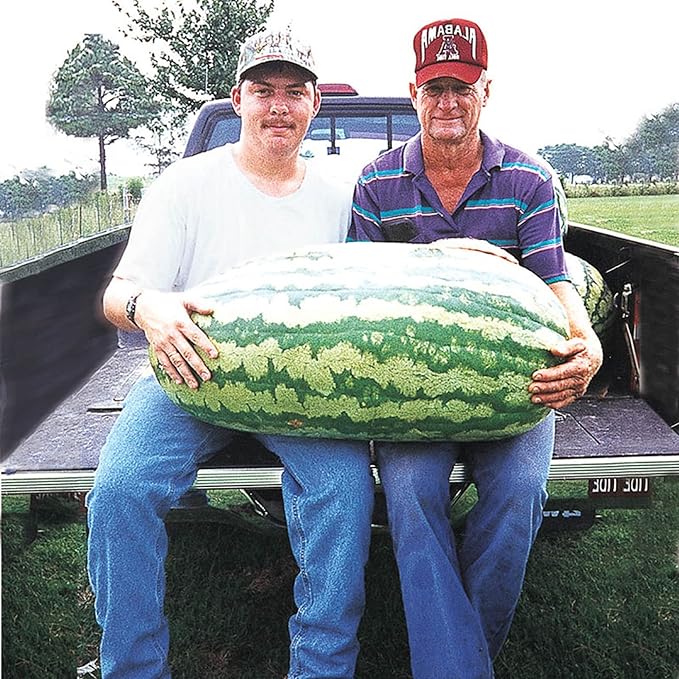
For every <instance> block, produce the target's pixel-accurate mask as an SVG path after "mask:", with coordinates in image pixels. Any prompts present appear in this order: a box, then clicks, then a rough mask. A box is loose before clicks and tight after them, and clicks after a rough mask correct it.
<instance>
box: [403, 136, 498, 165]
mask: <svg viewBox="0 0 679 679" xmlns="http://www.w3.org/2000/svg"><path fill="white" fill-rule="evenodd" d="M481 141H483V158H482V160H481V169H482V170H483V171H484V172H485V173H486V174H490V171H491V170H492V169H493V168H496V167H501V166H502V161H503V159H504V156H505V147H504V144H503V143H502V142H500V141H498V140H497V139H495V138H493V137H490V136H489V135H487V134H486V133H485V132H483V130H481ZM403 169H404V170H406V172H410V173H412V174H413V175H415V176H418V175H421V174H424V157H423V156H422V133H421V132H418V133H417V134H416V135H415V136H414V137H411V138H410V139H409V140H408V141H407V142H406V143H405V149H404V151H403Z"/></svg>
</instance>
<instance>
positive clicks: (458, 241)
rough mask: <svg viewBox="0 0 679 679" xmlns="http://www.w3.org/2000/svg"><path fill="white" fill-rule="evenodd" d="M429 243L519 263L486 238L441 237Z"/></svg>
mask: <svg viewBox="0 0 679 679" xmlns="http://www.w3.org/2000/svg"><path fill="white" fill-rule="evenodd" d="M430 245H432V246H435V247H446V248H448V247H449V248H460V249H462V250H476V251H477V252H485V253H486V254H489V255H495V256H496V257H500V258H501V259H504V260H506V261H508V262H511V263H512V264H518V263H519V262H518V260H517V259H516V257H513V256H512V255H510V254H509V253H508V252H505V251H504V250H503V249H502V248H500V247H498V246H497V245H493V244H492V243H489V242H488V241H487V240H481V239H480V238H442V239H441V240H437V241H434V242H433V243H431V244H430Z"/></svg>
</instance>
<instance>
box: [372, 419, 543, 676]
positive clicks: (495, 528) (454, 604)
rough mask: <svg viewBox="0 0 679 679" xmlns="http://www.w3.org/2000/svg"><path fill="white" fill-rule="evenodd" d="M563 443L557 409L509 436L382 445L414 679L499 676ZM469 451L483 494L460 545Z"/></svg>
mask: <svg viewBox="0 0 679 679" xmlns="http://www.w3.org/2000/svg"><path fill="white" fill-rule="evenodd" d="M553 445H554V415H553V414H552V413H550V415H549V416H548V417H547V418H546V419H545V420H544V421H543V422H541V423H540V424H538V425H537V426H536V427H535V428H534V429H532V430H531V431H529V432H527V433H525V434H522V435H521V436H516V437H513V438H511V439H505V440H502V441H493V442H488V443H473V444H468V443H467V444H455V443H424V444H423V443H395V444H394V443H380V444H379V445H378V447H377V455H378V464H379V472H380V479H381V481H382V484H383V487H384V493H385V496H386V501H387V512H388V517H389V525H390V530H391V535H392V540H393V543H394V553H395V555H396V561H397V563H398V569H399V576H400V580H401V591H402V595H403V605H404V609H405V615H406V622H407V627H408V639H409V645H410V656H411V667H412V673H413V679H490V678H492V677H493V659H494V658H495V657H496V655H497V654H498V652H499V651H500V648H501V646H502V644H503V642H504V640H505V638H506V636H507V633H508V632H509V627H510V625H511V622H512V618H513V616H514V611H515V609H516V605H517V603H518V599H519V595H520V593H521V589H522V587H523V580H524V575H525V571H526V563H527V561H528V556H529V553H530V550H531V547H532V545H533V542H534V540H535V536H536V534H537V532H538V529H539V527H540V524H541V522H542V510H543V507H544V503H545V502H546V500H547V490H546V486H547V478H548V472H549V465H550V460H551V456H552V450H553ZM460 455H464V460H465V462H466V464H467V466H468V468H469V469H470V470H471V474H472V478H473V481H474V483H475V485H476V488H477V491H478V496H479V499H478V502H477V503H476V504H475V505H474V507H473V508H472V509H471V511H470V512H469V514H468V516H467V519H466V525H465V531H464V537H463V538H462V540H461V541H460V543H459V544H456V541H455V537H454V535H453V531H452V529H451V526H450V520H449V507H450V489H449V483H448V479H449V478H450V473H451V471H452V469H453V466H454V464H455V462H456V460H457V459H458V457H459V456H460Z"/></svg>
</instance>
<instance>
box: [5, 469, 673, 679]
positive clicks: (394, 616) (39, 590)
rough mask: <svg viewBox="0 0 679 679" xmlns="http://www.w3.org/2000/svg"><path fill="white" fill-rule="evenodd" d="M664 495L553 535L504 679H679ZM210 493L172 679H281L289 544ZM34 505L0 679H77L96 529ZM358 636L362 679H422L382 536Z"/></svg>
mask: <svg viewBox="0 0 679 679" xmlns="http://www.w3.org/2000/svg"><path fill="white" fill-rule="evenodd" d="M573 485H576V486H579V485H581V484H573V483H570V484H568V483H564V482H560V483H558V482H555V483H552V484H550V492H551V493H556V494H559V493H563V492H564V488H565V489H566V491H567V492H572V491H573V490H574V489H573V488H571V487H570V486H573ZM575 490H576V492H577V491H578V488H576V489H575ZM654 491H655V493H654V504H653V506H652V507H651V508H648V509H641V510H630V509H626V510H623V509H618V510H604V511H602V512H601V516H600V518H599V519H598V520H597V521H596V523H595V524H594V526H593V527H591V528H589V529H588V530H585V531H573V532H564V533H560V532H550V531H548V530H545V529H543V530H542V531H541V533H540V535H539V536H538V541H537V544H536V546H535V549H534V550H533V553H532V555H531V560H530V563H529V568H528V574H527V578H526V585H525V589H524V593H523V596H522V599H521V602H520V605H519V609H518V611H517V615H516V619H515V622H514V625H513V626H512V629H511V633H510V636H509V639H508V641H507V643H506V645H505V647H504V649H503V651H502V653H501V654H500V656H499V658H498V659H497V661H496V663H495V666H496V679H677V677H679V644H677V639H678V638H679V570H678V565H677V559H678V558H679V557H678V555H677V540H678V538H679V482H677V481H676V480H665V481H658V482H656V485H655V488H654ZM211 495H212V499H213V502H214V504H215V506H216V507H220V508H222V509H221V511H218V510H217V509H214V510H213V511H214V514H215V515H214V516H213V515H208V516H207V517H203V519H202V520H200V521H191V522H186V521H183V520H182V517H181V515H180V516H173V519H172V520H171V521H170V522H169V523H168V529H169V534H170V554H169V559H168V566H167V574H168V575H167V613H168V615H169V619H170V626H171V635H172V650H171V659H172V666H173V677H174V679H198V678H200V679H281V678H282V677H283V675H284V674H285V671H286V669H287V664H286V663H287V654H288V640H287V631H286V625H287V618H288V616H289V615H290V614H291V613H292V611H293V604H292V598H291V592H292V582H293V578H294V575H295V572H296V571H295V564H294V562H293V560H292V557H291V556H290V549H289V547H288V542H287V537H286V535H285V532H284V531H283V530H282V529H281V528H277V527H274V526H267V525H263V524H262V523H261V520H259V519H255V518H253V517H252V515H251V513H250V512H249V509H248V507H249V505H246V504H244V500H243V498H242V496H240V495H239V494H238V493H226V492H220V493H211ZM27 509H28V501H27V499H26V498H9V499H8V498H5V499H4V501H3V510H4V515H3V521H2V539H3V555H2V556H3V608H2V625H3V649H2V650H3V657H2V676H3V677H8V679H38V678H40V679H43V678H45V677H50V678H52V677H55V678H59V679H60V678H61V677H64V678H65V679H74V678H75V674H76V667H78V666H82V665H84V664H85V663H87V662H88V661H90V660H92V659H93V658H95V657H96V655H97V643H98V638H99V631H98V628H97V626H96V624H95V621H94V612H93V597H92V593H91V591H90V589H89V587H88V585H87V576H86V570H85V563H86V552H85V543H86V533H85V526H84V525H83V523H82V520H79V519H78V515H77V513H76V510H77V507H76V506H74V505H70V506H69V503H68V502H66V501H65V500H63V499H60V498H56V497H54V498H50V499H49V500H47V501H43V503H42V507H41V509H40V513H39V514H38V515H37V518H35V519H34V518H31V517H30V516H29V514H28V512H27ZM459 518H460V510H458V513H457V519H459ZM456 525H458V522H457V521H456ZM31 538H35V539H33V541H30V539H31ZM423 605H426V604H423ZM359 637H360V642H361V654H360V659H359V664H358V670H357V673H356V679H408V678H409V677H410V672H409V669H408V662H409V661H408V645H407V639H406V632H405V624H404V619H403V611H402V607H401V602H400V593H399V584H398V577H397V574H396V570H395V565H394V559H393V556H392V553H391V541H390V538H389V535H388V533H387V532H386V531H384V530H379V531H377V532H375V533H374V534H373V541H372V547H371V555H370V561H369V564H368V569H367V608H366V612H365V616H364V618H363V621H362V624H361V628H360V634H359Z"/></svg>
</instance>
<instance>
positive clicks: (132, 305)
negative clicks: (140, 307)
mask: <svg viewBox="0 0 679 679" xmlns="http://www.w3.org/2000/svg"><path fill="white" fill-rule="evenodd" d="M139 295H141V290H140V291H139V292H135V294H134V295H132V297H130V299H128V300H127V304H126V305H125V316H127V320H128V321H129V322H130V323H132V325H136V326H137V327H139V326H138V325H137V321H135V320H134V314H135V313H136V311H137V299H138V298H139Z"/></svg>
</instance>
